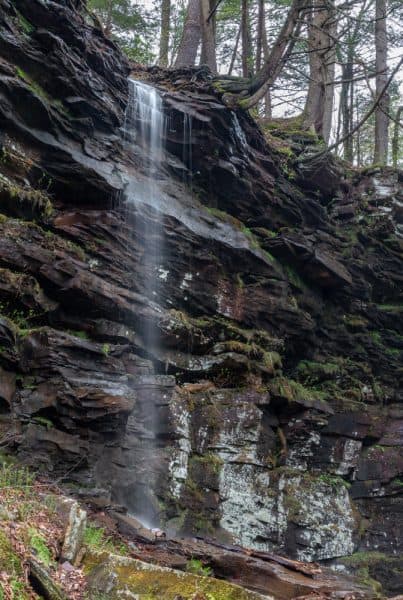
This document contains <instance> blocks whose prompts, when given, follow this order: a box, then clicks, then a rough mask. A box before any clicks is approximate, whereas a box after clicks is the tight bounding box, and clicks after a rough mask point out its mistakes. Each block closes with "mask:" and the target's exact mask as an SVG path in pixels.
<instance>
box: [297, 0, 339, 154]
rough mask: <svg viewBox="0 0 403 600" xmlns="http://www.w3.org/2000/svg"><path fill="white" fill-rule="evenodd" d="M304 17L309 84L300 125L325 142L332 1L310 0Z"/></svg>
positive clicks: (330, 101) (333, 34)
mask: <svg viewBox="0 0 403 600" xmlns="http://www.w3.org/2000/svg"><path fill="white" fill-rule="evenodd" d="M312 4H313V8H312V10H311V14H310V16H309V20H308V52H309V87H308V95H307V99H306V104H305V110H304V126H305V127H306V128H310V127H312V128H313V129H314V130H315V131H316V133H317V134H318V135H319V136H321V137H322V138H323V139H324V140H325V142H326V143H327V142H328V141H329V137H330V130H331V126H332V114H333V96H334V87H333V82H334V75H335V60H336V41H337V40H336V16H335V8H334V2H333V0H313V3H312Z"/></svg>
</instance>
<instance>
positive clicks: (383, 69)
mask: <svg viewBox="0 0 403 600" xmlns="http://www.w3.org/2000/svg"><path fill="white" fill-rule="evenodd" d="M375 6H376V8H375V53H376V58H375V68H376V95H377V97H379V94H380V92H381V90H382V89H383V88H384V86H385V83H386V81H387V80H388V65H387V56H388V40H387V34H386V10H387V0H376V5H375ZM388 110H389V94H388V93H387V92H386V93H385V94H383V96H382V98H381V99H380V101H379V103H378V106H377V108H376V111H375V150H374V163H376V164H381V165H385V164H386V162H387V159H388V125H389V118H388V114H387V113H388Z"/></svg>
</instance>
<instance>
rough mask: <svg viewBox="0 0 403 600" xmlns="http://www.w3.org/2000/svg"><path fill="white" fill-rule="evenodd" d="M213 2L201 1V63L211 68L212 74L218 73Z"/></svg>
mask: <svg viewBox="0 0 403 600" xmlns="http://www.w3.org/2000/svg"><path fill="white" fill-rule="evenodd" d="M213 8H214V6H213V0H200V16H201V35H202V58H201V62H202V63H203V64H206V65H208V66H209V67H210V70H211V72H212V73H214V74H216V73H217V59H216V48H215V46H216V44H215V18H214V15H212V14H211V12H212V10H213Z"/></svg>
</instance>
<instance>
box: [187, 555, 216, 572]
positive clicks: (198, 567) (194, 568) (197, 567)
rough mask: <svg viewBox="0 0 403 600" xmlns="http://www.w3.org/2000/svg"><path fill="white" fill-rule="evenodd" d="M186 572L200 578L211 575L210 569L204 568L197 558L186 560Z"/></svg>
mask: <svg viewBox="0 0 403 600" xmlns="http://www.w3.org/2000/svg"><path fill="white" fill-rule="evenodd" d="M186 572H187V573H193V574H194V575H201V576H202V577H210V576H211V575H212V574H213V570H212V569H211V568H210V567H205V566H204V565H203V563H202V561H201V560H198V559H197V558H191V559H190V560H188V562H187V563H186Z"/></svg>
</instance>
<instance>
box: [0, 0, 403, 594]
mask: <svg viewBox="0 0 403 600" xmlns="http://www.w3.org/2000/svg"><path fill="white" fill-rule="evenodd" d="M0 5H1V11H0V58H1V61H0V74H1V75H2V76H1V77H0V119H1V123H2V136H1V152H2V157H3V158H2V161H1V165H0V213H1V214H0V259H1V269H0V301H1V302H0V304H1V313H2V314H1V316H0V412H1V413H2V415H1V417H2V418H1V421H0V425H1V431H2V432H3V430H4V431H7V430H10V431H14V430H16V431H18V436H17V437H16V438H15V439H14V438H13V444H14V446H13V447H14V448H15V450H16V451H17V452H18V453H19V456H20V458H21V459H23V460H24V461H26V462H28V463H29V464H35V466H41V467H42V468H45V469H47V470H49V471H51V472H53V473H54V474H55V475H57V476H62V477H65V476H66V473H67V474H68V478H69V479H72V480H73V481H74V482H75V483H76V484H78V485H79V487H80V491H81V490H84V493H85V490H87V492H88V494H90V493H91V490H95V489H100V490H102V495H106V496H107V501H108V502H110V503H111V504H112V505H113V504H116V503H118V504H123V505H124V506H126V507H127V508H128V509H129V510H130V512H131V513H133V514H136V516H141V517H142V518H144V519H146V518H149V519H150V521H152V522H153V524H155V523H157V524H158V523H159V524H161V522H164V524H165V523H166V524H167V528H168V529H169V531H170V532H177V531H180V532H183V533H186V534H192V535H204V536H205V535H209V536H215V537H220V539H221V538H222V539H223V540H226V541H232V542H234V543H244V544H246V545H249V546H251V547H252V548H254V549H255V550H256V549H259V551H263V550H264V551H272V550H277V551H281V552H282V553H286V554H288V555H290V556H293V557H294V558H303V559H308V560H322V559H323V560H331V559H332V558H335V557H338V556H340V554H342V553H350V552H353V551H354V550H357V549H364V550H368V549H369V550H373V549H379V548H382V550H383V551H384V552H385V553H393V552H396V551H398V550H399V548H400V547H401V541H400V538H399V535H398V527H399V523H400V521H401V512H402V488H401V477H402V468H403V466H402V464H401V459H400V456H399V450H400V448H401V443H402V436H401V422H402V411H401V409H400V408H399V402H400V401H401V399H402V397H403V395H402V389H401V383H400V381H399V374H400V370H399V369H401V366H400V364H401V356H402V350H403V345H402V338H401V336H402V325H401V322H402V320H401V312H402V307H401V298H400V296H399V290H400V288H401V283H402V279H401V256H402V244H401V183H402V178H401V175H399V174H396V173H395V172H392V171H390V170H389V169H383V170H379V169H376V170H374V171H371V170H370V171H363V172H357V173H356V174H355V175H354V176H353V177H352V178H350V179H348V180H347V179H345V178H344V179H343V177H344V175H343V176H342V177H340V173H339V172H338V171H339V166H338V164H337V162H336V163H335V162H333V161H329V164H326V165H323V168H321V170H320V172H317V173H312V172H311V171H309V168H308V166H307V165H308V164H309V163H303V160H302V158H303V154H304V150H307V149H308V151H309V152H310V151H311V150H312V139H309V135H307V134H306V133H304V134H295V135H293V136H292V137H293V138H294V139H292V144H293V146H292V147H293V151H295V152H296V155H298V156H297V160H296V163H300V166H299V167H298V166H297V164H296V163H295V164H293V165H290V167H291V168H292V169H293V170H294V169H295V168H297V170H298V173H296V176H297V178H296V179H292V178H291V177H290V176H289V172H288V173H287V172H286V171H284V169H283V168H282V162H281V161H280V160H279V157H278V153H276V150H275V149H274V148H273V147H272V146H271V145H270V144H269V143H267V141H266V140H265V137H264V135H263V133H262V131H261V130H260V129H259V128H258V127H257V126H256V123H255V122H254V121H253V119H252V118H251V117H250V116H249V115H248V114H246V113H244V112H243V111H237V112H236V113H235V112H233V111H230V110H228V109H227V108H226V107H225V106H224V105H223V103H222V102H221V100H220V97H219V95H217V93H215V91H214V90H213V89H212V88H211V86H210V83H209V81H208V79H206V77H205V75H203V70H201V71H200V70H197V69H196V70H184V71H183V70H181V71H175V70H173V71H165V70H163V69H159V68H152V69H142V68H140V67H137V66H136V71H133V76H134V77H138V78H142V79H146V80H148V81H149V82H150V83H152V84H153V85H157V86H158V89H159V90H160V92H161V94H162V96H163V102H164V110H165V112H166V114H167V116H168V117H169V119H170V124H171V127H169V128H168V129H167V131H166V140H165V142H166V146H167V152H166V156H165V158H164V161H163V163H162V165H161V172H160V173H159V178H158V182H157V183H158V188H159V199H160V204H159V210H160V214H161V225H162V226H161V231H160V233H159V236H158V237H159V239H158V243H159V244H160V247H161V248H163V253H162V256H161V261H160V263H161V264H158V265H157V268H156V269H150V265H149V264H148V263H147V257H145V253H144V247H145V243H146V240H145V239H144V233H142V232H145V231H147V225H149V224H150V222H152V221H153V219H154V218H155V214H153V211H152V210H149V209H146V208H145V207H144V206H140V205H139V204H138V203H136V202H126V204H125V205H124V206H122V202H121V201H120V200H121V199H120V200H119V198H118V195H117V194H118V193H119V192H120V191H121V190H123V189H126V190H127V191H128V193H130V194H132V196H133V198H135V197H136V193H137V192H138V188H136V186H137V185H139V186H140V187H141V185H142V183H144V178H145V177H146V173H145V169H144V165H143V161H142V157H143V154H142V150H141V148H140V147H139V146H138V145H137V144H136V141H134V142H133V145H132V146H130V148H129V145H128V144H123V143H122V137H121V127H122V125H123V119H124V111H125V107H126V103H127V75H128V73H129V65H128V63H127V61H126V59H125V58H124V57H123V56H122V55H121V53H120V52H119V50H118V48H117V47H116V46H115V45H114V44H113V42H111V41H110V40H107V39H106V38H105V37H104V36H103V34H102V33H101V32H100V31H99V30H97V29H94V28H93V27H92V26H91V25H90V24H89V23H88V22H87V20H86V18H85V17H84V16H83V14H81V13H80V11H79V10H76V8H77V6H78V4H77V3H72V2H70V1H68V2H67V1H61V0H60V1H54V2H51V3H49V2H48V3H44V2H42V1H40V0H30V1H28V0H15V2H13V3H10V2H8V1H7V0H0ZM133 69H134V66H133ZM190 118H191V124H192V139H191V140H190V141H189V142H188V141H186V138H185V136H184V135H183V134H184V123H185V120H186V122H188V123H189V122H190V121H189V119H190ZM283 137H284V136H283ZM188 143H189V144H190V145H189V146H188V145H187V144H188ZM308 146H311V148H310V149H309V148H308ZM190 149H191V152H190ZM190 156H192V161H190V160H189V159H188V158H187V157H190ZM298 157H299V158H298ZM190 182H191V183H192V186H190V185H189V183H190ZM196 190H197V192H196ZM32 221H34V222H32ZM134 224H136V231H137V232H138V234H137V235H136V236H135V235H133V231H134ZM155 279H158V281H159V296H158V297H155V296H153V295H151V294H149V293H148V292H149V286H148V285H147V282H148V281H150V280H155ZM147 290H148V291H147ZM150 328H151V329H152V328H157V330H158V332H160V339H159V343H158V344H150V343H148V342H147V331H149V330H150ZM7 439H8V438H7ZM140 506H142V510H140V508H139V507H140ZM120 515H121V517H120V521H121V526H122V527H123V526H127V527H128V529H130V531H135V530H136V526H134V525H133V523H132V522H130V523H129V519H130V518H129V517H127V516H126V515H124V514H122V513H120ZM116 518H117V519H118V517H116ZM131 528H132V529H131ZM193 550H194V549H193ZM209 552H211V548H210V550H209ZM178 560H179V559H178ZM231 560H233V561H234V565H235V566H236V565H238V566H239V564H240V563H239V562H238V563H237V561H236V559H235V557H234V554H232V553H230V554H229V555H228V557H227V558H226V559H225V560H224V558H220V559H217V561H216V562H217V564H221V567H222V571H221V573H220V574H221V575H223V576H224V575H225V574H226V573H231V576H232V577H234V578H235V577H236V572H235V571H234V568H233V567H232V566H231V564H230V562H231ZM182 561H183V558H182ZM220 561H221V562H220ZM242 564H243V567H242V570H243V577H244V580H245V581H246V582H248V584H250V585H253V579H254V578H255V575H254V574H249V575H248V573H247V572H248V568H247V565H246V566H245V563H242ZM261 572H262V573H263V574H262V576H261V582H262V581H263V580H264V576H265V575H264V570H262V571H261ZM272 579H274V580H276V576H274V575H273V578H272ZM112 584H113V582H112ZM262 585H263V584H262ZM276 585H277V584H276ZM284 585H285V584H284V581H280V583H278V586H277V587H275V589H276V590H277V592H276V593H279V594H280V592H279V591H278V590H280V588H281V586H283V587H284ZM295 586H297V582H293V583H292V585H291V587H290V588H287V586H285V587H286V588H287V589H288V590H290V589H291V591H288V592H287V594H288V595H291V594H294V592H295ZM123 591H124V592H125V593H128V592H127V590H126V591H125V590H123ZM308 591H309V590H308ZM133 593H136V592H133ZM178 593H179V595H180V592H178ZM298 593H299V592H298ZM303 593H305V592H303Z"/></svg>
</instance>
